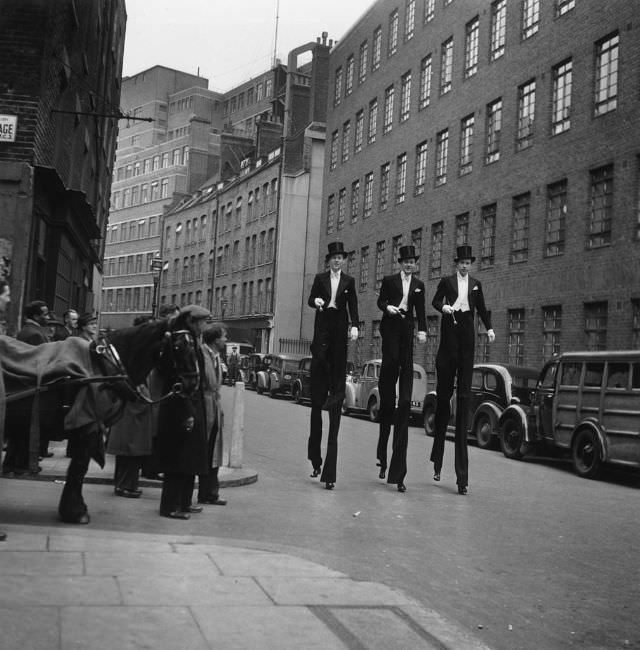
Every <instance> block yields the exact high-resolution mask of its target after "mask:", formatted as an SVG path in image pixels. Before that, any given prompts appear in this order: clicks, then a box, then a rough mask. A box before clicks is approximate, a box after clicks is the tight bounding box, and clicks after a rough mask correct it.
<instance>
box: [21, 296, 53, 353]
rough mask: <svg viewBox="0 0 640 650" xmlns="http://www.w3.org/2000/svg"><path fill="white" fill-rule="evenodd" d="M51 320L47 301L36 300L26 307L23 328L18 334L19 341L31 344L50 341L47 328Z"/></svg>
mask: <svg viewBox="0 0 640 650" xmlns="http://www.w3.org/2000/svg"><path fill="white" fill-rule="evenodd" d="M48 322H49V308H48V307H47V303H46V302H42V300H34V301H33V302H30V303H29V304H28V305H27V306H26V307H25V308H24V323H23V324H22V329H21V330H20V331H19V332H18V333H17V334H16V338H17V339H18V341H24V342H25V343H29V344H30V345H40V344H41V343H48V342H49V333H48V331H47V329H46V327H47V324H48Z"/></svg>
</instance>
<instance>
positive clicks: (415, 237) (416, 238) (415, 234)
mask: <svg viewBox="0 0 640 650" xmlns="http://www.w3.org/2000/svg"><path fill="white" fill-rule="evenodd" d="M411 243H412V244H413V247H414V248H415V249H416V255H417V256H418V258H419V257H420V256H421V255H422V228H416V229H415V230H412V231H411ZM416 273H420V260H419V259H418V260H417V261H416Z"/></svg>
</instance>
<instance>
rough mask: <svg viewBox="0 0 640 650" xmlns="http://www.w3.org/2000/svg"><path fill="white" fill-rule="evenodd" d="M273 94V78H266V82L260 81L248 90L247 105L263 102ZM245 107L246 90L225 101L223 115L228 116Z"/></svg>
mask: <svg viewBox="0 0 640 650" xmlns="http://www.w3.org/2000/svg"><path fill="white" fill-rule="evenodd" d="M272 95H273V79H266V80H265V81H264V83H263V82H262V81H260V82H258V83H257V84H256V86H255V90H254V87H253V86H251V87H250V88H247V90H246V105H247V106H251V105H252V104H254V103H257V102H261V101H262V100H263V99H268V98H269V97H271V96H272ZM244 107H245V91H244V90H243V91H242V92H240V93H238V94H237V95H234V96H233V97H231V99H228V100H227V101H225V102H224V104H223V108H222V115H223V116H226V115H228V114H229V113H235V112H236V111H241V110H242V109H243V108H244Z"/></svg>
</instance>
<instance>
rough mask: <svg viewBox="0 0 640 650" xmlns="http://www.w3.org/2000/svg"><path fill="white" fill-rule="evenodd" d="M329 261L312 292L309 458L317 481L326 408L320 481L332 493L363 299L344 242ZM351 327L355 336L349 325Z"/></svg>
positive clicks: (332, 250) (332, 247)
mask: <svg viewBox="0 0 640 650" xmlns="http://www.w3.org/2000/svg"><path fill="white" fill-rule="evenodd" d="M328 251H329V252H328V253H327V255H326V260H327V261H328V262H329V271H326V272H324V273H318V274H317V275H316V277H315V279H314V281H313V286H312V287H311V294H310V295H309V301H308V304H309V306H310V307H312V308H313V309H315V310H316V316H315V324H314V330H313V341H312V343H311V355H312V357H313V358H312V360H311V431H310V434H309V443H308V447H307V457H308V458H309V460H310V461H311V464H312V466H313V474H312V476H313V477H316V476H318V475H319V474H320V467H322V454H321V451H320V444H321V441H322V407H323V405H324V404H325V402H326V405H327V408H328V411H329V435H328V440H327V454H326V458H325V462H324V467H322V476H321V477H320V480H321V481H322V482H323V483H324V484H325V487H326V489H327V490H331V489H333V487H334V484H335V481H336V462H337V459H338V430H339V429H340V416H341V414H342V402H343V401H344V395H345V380H346V374H347V338H348V337H347V334H349V336H350V338H351V340H352V341H355V340H356V339H357V338H358V327H357V326H358V322H359V321H358V297H357V295H356V285H355V281H354V279H353V278H352V277H351V276H350V275H347V274H346V273H342V270H341V269H342V264H343V263H344V260H345V259H346V256H347V255H346V253H345V250H344V245H343V243H342V242H331V243H330V244H329V246H328ZM349 321H351V330H350V331H349V332H348V324H349ZM327 396H328V399H327Z"/></svg>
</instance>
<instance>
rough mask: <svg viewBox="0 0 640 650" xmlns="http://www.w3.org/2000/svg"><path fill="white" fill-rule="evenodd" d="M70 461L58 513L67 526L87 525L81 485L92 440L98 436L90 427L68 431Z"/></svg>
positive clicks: (86, 511) (97, 432)
mask: <svg viewBox="0 0 640 650" xmlns="http://www.w3.org/2000/svg"><path fill="white" fill-rule="evenodd" d="M68 434H69V451H70V453H71V461H70V462H69V467H68V468H67V480H66V482H65V484H64V489H63V490H62V496H61V497H60V505H59V506H58V513H59V514H60V519H61V520H62V521H64V522H66V523H68V524H88V523H89V521H90V518H89V512H88V509H87V504H86V503H85V502H84V499H83V498H82V485H83V483H84V477H85V476H86V475H87V471H88V469H89V461H90V460H91V445H92V442H93V441H92V438H93V437H94V436H95V435H96V434H99V429H98V431H96V430H95V429H92V428H91V427H80V428H79V429H74V430H73V431H69V432H68Z"/></svg>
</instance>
